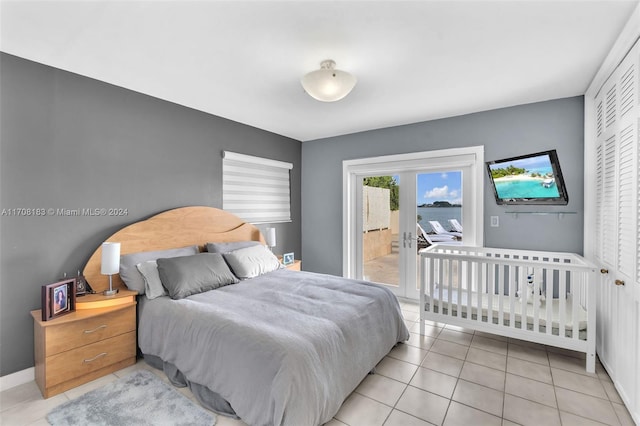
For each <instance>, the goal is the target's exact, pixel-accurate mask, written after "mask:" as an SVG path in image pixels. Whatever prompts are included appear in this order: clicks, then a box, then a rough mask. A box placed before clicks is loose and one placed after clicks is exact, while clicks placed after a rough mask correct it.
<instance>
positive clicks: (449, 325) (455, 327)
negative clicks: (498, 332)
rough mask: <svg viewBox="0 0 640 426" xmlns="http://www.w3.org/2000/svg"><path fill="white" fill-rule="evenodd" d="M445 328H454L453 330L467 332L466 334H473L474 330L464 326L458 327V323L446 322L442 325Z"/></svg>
mask: <svg viewBox="0 0 640 426" xmlns="http://www.w3.org/2000/svg"><path fill="white" fill-rule="evenodd" d="M444 328H445V329H448V330H454V331H460V332H462V333H467V334H474V333H475V331H474V330H472V329H470V328H465V327H460V326H459V325H452V324H447V325H445V326H444Z"/></svg>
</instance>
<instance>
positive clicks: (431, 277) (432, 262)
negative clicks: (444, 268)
mask: <svg viewBox="0 0 640 426" xmlns="http://www.w3.org/2000/svg"><path fill="white" fill-rule="evenodd" d="M435 262H436V259H434V258H433V257H430V258H429V312H431V313H433V310H434V309H433V305H434V303H435V302H434V299H435V298H436V295H435V292H434V291H433V288H434V287H435V281H436V277H435Z"/></svg>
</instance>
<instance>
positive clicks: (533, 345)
mask: <svg viewBox="0 0 640 426" xmlns="http://www.w3.org/2000/svg"><path fill="white" fill-rule="evenodd" d="M509 343H512V344H514V345H518V346H525V347H527V348H531V349H536V350H539V351H544V352H546V351H547V346H546V345H543V344H541V343H536V342H529V341H528V340H520V339H514V338H513V337H509Z"/></svg>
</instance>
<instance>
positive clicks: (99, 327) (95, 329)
mask: <svg viewBox="0 0 640 426" xmlns="http://www.w3.org/2000/svg"><path fill="white" fill-rule="evenodd" d="M101 328H107V325H106V324H102V325H100V326H98V327H96V328H94V329H93V330H85V331H84V334H91V333H95V332H96V331H98V330H100V329H101Z"/></svg>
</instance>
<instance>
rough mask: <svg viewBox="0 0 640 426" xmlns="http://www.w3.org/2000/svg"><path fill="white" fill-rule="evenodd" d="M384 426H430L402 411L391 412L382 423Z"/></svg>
mask: <svg viewBox="0 0 640 426" xmlns="http://www.w3.org/2000/svg"><path fill="white" fill-rule="evenodd" d="M384 426H431V424H430V423H427V422H425V421H424V420H421V419H419V418H417V417H414V416H412V415H409V414H407V413H403V412H402V411H398V410H393V411H392V412H391V414H389V417H388V418H387V421H386V422H384Z"/></svg>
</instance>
